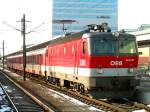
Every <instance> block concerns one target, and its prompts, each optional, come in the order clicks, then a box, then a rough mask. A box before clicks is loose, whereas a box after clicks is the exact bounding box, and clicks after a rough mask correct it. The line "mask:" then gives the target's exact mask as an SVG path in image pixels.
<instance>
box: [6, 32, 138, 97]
mask: <svg viewBox="0 0 150 112" xmlns="http://www.w3.org/2000/svg"><path fill="white" fill-rule="evenodd" d="M22 62H23V61H22V53H21V52H15V53H12V54H9V55H8V56H7V66H8V67H9V68H13V69H16V70H23V67H22ZM137 65H138V51H137V43H136V38H135V36H133V35H130V34H125V33H118V32H117V33H111V32H101V30H98V31H94V32H91V31H90V30H86V31H82V32H78V33H74V34H70V35H67V36H62V37H59V38H56V39H53V40H51V41H48V42H45V43H42V44H40V45H36V46H33V47H31V48H28V49H27V66H26V72H27V73H28V74H34V75H40V76H45V77H46V78H47V80H48V81H49V82H50V83H55V84H57V85H60V86H65V87H67V88H72V89H75V90H77V91H80V92H84V93H88V94H90V95H91V96H93V97H95V98H120V97H131V96H132V94H133V92H134V90H135V86H136V85H137V83H136V80H135V78H134V77H135V71H136V68H137Z"/></svg>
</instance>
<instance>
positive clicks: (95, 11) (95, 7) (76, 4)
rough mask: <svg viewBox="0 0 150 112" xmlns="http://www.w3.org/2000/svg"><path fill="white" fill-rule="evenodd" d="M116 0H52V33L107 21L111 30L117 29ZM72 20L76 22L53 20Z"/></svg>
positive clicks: (78, 29) (75, 29)
mask: <svg viewBox="0 0 150 112" xmlns="http://www.w3.org/2000/svg"><path fill="white" fill-rule="evenodd" d="M117 1H118V0H53V12H52V13H53V15H52V19H53V24H52V35H53V36H54V35H60V34H63V33H64V32H63V30H65V31H66V32H67V31H69V32H78V31H81V30H83V28H84V27H85V26H86V25H88V24H100V23H102V22H107V23H108V24H109V26H110V27H111V29H112V30H113V31H115V30H117V29H118V14H117V12H118V2H117ZM58 20H73V21H76V22H73V23H72V22H69V23H64V24H65V25H64V26H63V23H60V22H54V21H58Z"/></svg>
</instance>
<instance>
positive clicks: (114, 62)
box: [110, 61, 122, 66]
mask: <svg viewBox="0 0 150 112" xmlns="http://www.w3.org/2000/svg"><path fill="white" fill-rule="evenodd" d="M110 65H111V66H121V65H122V61H111V62H110Z"/></svg>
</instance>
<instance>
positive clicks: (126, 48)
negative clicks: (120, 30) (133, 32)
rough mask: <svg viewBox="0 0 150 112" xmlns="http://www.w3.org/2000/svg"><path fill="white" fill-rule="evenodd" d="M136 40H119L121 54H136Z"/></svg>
mask: <svg viewBox="0 0 150 112" xmlns="http://www.w3.org/2000/svg"><path fill="white" fill-rule="evenodd" d="M136 53H137V49H136V42H135V40H134V39H120V40H119V54H121V55H124V54H136Z"/></svg>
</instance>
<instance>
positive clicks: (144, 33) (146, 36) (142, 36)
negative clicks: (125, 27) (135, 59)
mask: <svg viewBox="0 0 150 112" xmlns="http://www.w3.org/2000/svg"><path fill="white" fill-rule="evenodd" d="M128 33H130V34H133V35H135V36H136V40H137V42H138V52H140V53H141V54H140V55H139V68H140V69H149V70H150V24H142V25H141V26H140V27H139V28H138V29H137V30H136V31H133V32H128Z"/></svg>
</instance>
